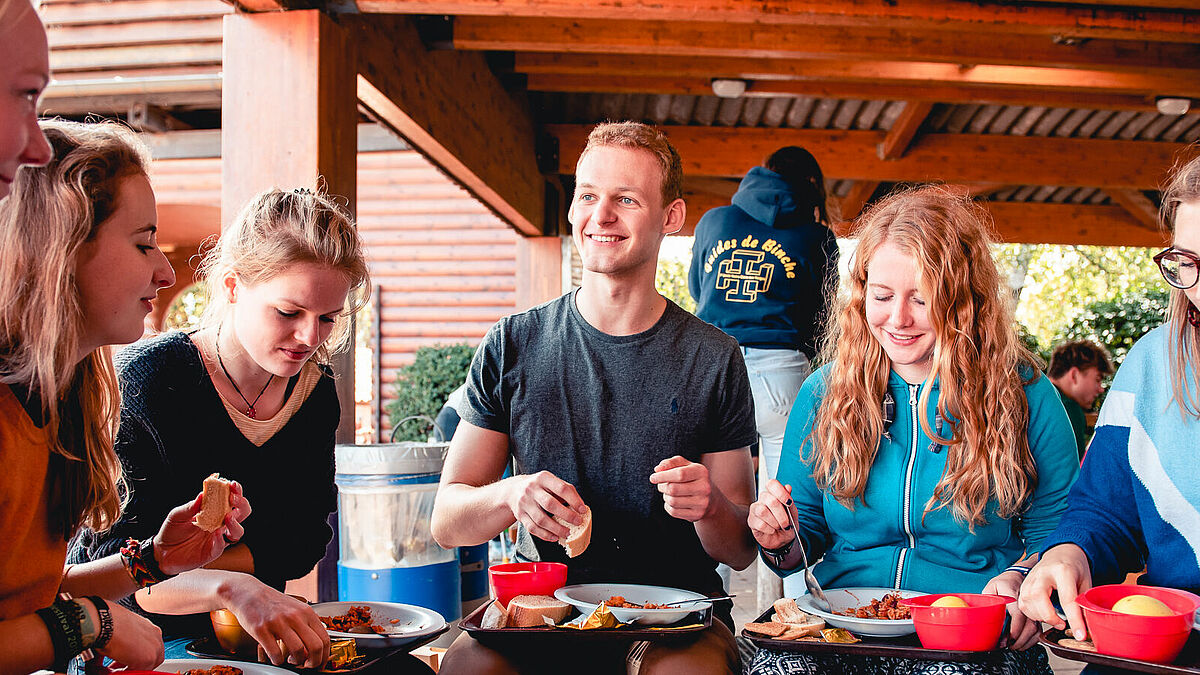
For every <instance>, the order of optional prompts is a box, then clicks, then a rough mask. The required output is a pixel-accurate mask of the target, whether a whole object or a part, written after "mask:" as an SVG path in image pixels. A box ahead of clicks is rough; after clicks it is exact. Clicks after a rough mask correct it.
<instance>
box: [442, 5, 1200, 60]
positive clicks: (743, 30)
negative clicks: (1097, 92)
mask: <svg viewBox="0 0 1200 675" xmlns="http://www.w3.org/2000/svg"><path fill="white" fill-rule="evenodd" d="M453 44H454V47H455V49H484V50H492V51H513V52H564V53H591V54H598V53H610V54H611V53H619V54H639V55H652V56H653V55H657V56H715V57H732V58H776V59H780V58H781V59H797V58H800V59H804V58H834V59H855V60H858V59H864V60H877V61H878V60H898V61H932V62H942V63H954V64H964V63H965V64H995V65H1014V66H1043V67H1082V68H1089V69H1093V70H1116V71H1126V72H1145V71H1147V70H1154V69H1159V70H1163V71H1169V72H1177V71H1180V70H1182V69H1185V68H1187V66H1186V64H1189V63H1200V44H1189V43H1163V42H1146V41H1144V38H1139V41H1133V40H1119V41H1118V40H1064V39H1054V37H1052V36H1049V35H1019V34H1011V33H999V34H997V33H991V32H984V31H977V32H964V31H947V30H923V31H916V30H900V29H896V28H894V27H879V28H875V27H872V28H853V27H845V26H807V25H789V24H777V23H753V24H751V23H717V22H699V21H697V22H679V21H640V22H633V21H621V22H613V21H610V20H608V19H603V20H597V19H557V18H527V17H491V16H459V17H455V18H454V23H453Z"/></svg>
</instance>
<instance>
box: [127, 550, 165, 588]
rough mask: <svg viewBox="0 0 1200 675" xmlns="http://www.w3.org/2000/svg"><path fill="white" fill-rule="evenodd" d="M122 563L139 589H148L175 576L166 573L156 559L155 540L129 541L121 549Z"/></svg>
mask: <svg viewBox="0 0 1200 675" xmlns="http://www.w3.org/2000/svg"><path fill="white" fill-rule="evenodd" d="M121 563H122V564H124V565H125V569H126V570H127V571H128V572H129V576H130V577H131V578H132V579H133V582H134V583H135V584H137V586H138V588H146V587H147V586H151V585H153V584H157V583H158V582H160V581H166V580H167V579H170V578H171V577H173V576H175V575H174V574H166V573H164V572H163V571H162V568H161V567H159V566H158V561H157V560H155V559H154V540H153V539H147V540H145V541H137V540H136V539H129V540H127V541H126V542H125V546H123V547H121Z"/></svg>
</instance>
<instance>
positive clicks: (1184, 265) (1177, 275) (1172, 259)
mask: <svg viewBox="0 0 1200 675" xmlns="http://www.w3.org/2000/svg"><path fill="white" fill-rule="evenodd" d="M1154 263H1155V264H1156V265H1158V271H1160V272H1162V275H1163V279H1166V280H1167V283H1168V284H1171V285H1172V286H1174V287H1175V288H1180V289H1185V290H1186V289H1188V288H1191V287H1192V286H1195V285H1196V281H1197V280H1200V256H1196V255H1194V254H1192V253H1184V252H1183V251H1179V250H1176V249H1173V248H1169V249H1167V250H1165V251H1163V252H1161V253H1159V254H1158V255H1156V256H1154Z"/></svg>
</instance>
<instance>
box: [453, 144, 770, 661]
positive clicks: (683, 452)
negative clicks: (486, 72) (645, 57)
mask: <svg viewBox="0 0 1200 675" xmlns="http://www.w3.org/2000/svg"><path fill="white" fill-rule="evenodd" d="M681 183H682V170H681V168H680V162H679V156H678V154H676V152H675V150H674V148H672V147H671V146H670V144H669V143H667V141H666V139H665V138H664V137H663V136H662V134H661V133H659V132H658V131H657V130H655V129H654V128H652V127H648V126H646V125H642V124H636V123H615V124H604V125H600V126H598V127H597V128H596V129H595V130H593V131H592V133H591V135H590V136H589V137H588V144H587V146H586V147H585V148H584V151H583V153H582V155H581V156H580V159H579V162H578V165H577V167H576V188H575V194H574V197H573V200H572V203H571V208H570V213H569V219H570V221H571V223H572V226H573V238H574V242H575V246H576V247H577V248H578V250H579V253H580V257H581V259H582V260H583V265H584V274H583V283H582V286H581V288H580V289H579V290H578V291H577V292H575V293H570V294H567V295H565V296H563V297H561V298H559V299H557V300H554V301H552V302H550V303H547V304H545V305H542V306H539V307H535V308H533V309H531V310H529V311H527V312H523V313H520V314H515V315H513V316H510V317H506V318H505V319H503V320H501V321H500V322H499V323H497V324H496V326H494V327H493V328H492V330H491V331H490V332H489V333H488V335H487V337H486V338H485V339H484V342H483V344H482V345H480V349H479V351H478V353H477V354H476V356H475V360H474V362H473V363H472V366H471V373H470V375H469V377H468V381H467V390H466V397H465V405H463V406H462V409H461V410H460V411H459V414H460V416H461V417H462V422H461V423H460V424H459V427H458V431H457V433H456V434H455V437H454V441H453V443H452V445H451V448H450V453H449V455H448V456H447V459H446V465H445V468H444V469H443V472H442V483H441V486H440V488H439V492H438V499H437V503H436V505H435V508H434V513H433V533H434V537H435V538H436V539H437V540H438V542H439V543H440V544H442V545H443V546H464V545H472V544H478V543H480V542H483V541H487V540H488V539H490V538H491V537H493V536H495V535H496V534H497V533H499V532H500V531H502V530H503V529H504V528H506V527H508V526H509V525H512V524H513V523H514V522H516V523H518V524H519V529H520V531H521V542H520V544H519V551H520V553H521V554H522V555H523V556H524V557H526V558H530V559H539V560H560V561H564V562H568V570H569V571H568V575H569V576H568V583H589V582H613V583H619V582H625V583H644V584H653V585H665V586H675V587H682V588H688V589H691V590H696V591H698V592H702V593H707V594H713V595H715V594H719V593H720V592H721V584H720V580H719V578H718V577H717V575H716V573H715V571H714V568H715V567H716V564H717V563H718V562H723V563H726V564H728V565H730V566H731V567H734V568H736V569H742V568H744V567H746V566H747V565H749V564H750V562H751V561H753V559H754V557H755V554H756V551H757V549H756V547H755V544H754V540H753V538H752V537H751V535H750V531H749V528H748V526H747V525H746V517H747V510H748V507H749V504H750V503H751V502H752V501H753V500H754V478H753V474H752V469H751V463H750V455H749V449H748V447H749V445H750V443H752V442H753V441H754V439H755V436H756V431H755V424H754V412H753V405H752V402H751V397H750V388H749V382H748V380H747V377H746V369H745V364H744V362H743V361H742V358H741V354H740V353H739V352H738V348H737V343H736V342H735V341H734V340H733V339H732V338H730V337H728V336H726V335H724V334H723V333H721V332H720V331H718V330H717V329H715V328H713V327H712V326H710V325H708V324H706V323H704V322H703V321H700V320H699V319H697V318H695V317H693V316H691V315H690V314H688V313H687V312H684V311H683V310H681V309H680V308H679V307H677V306H676V305H675V304H674V303H671V302H670V301H668V300H666V299H665V298H663V297H662V296H661V295H659V293H658V292H657V291H656V290H655V287H654V277H655V271H656V268H657V262H658V250H659V246H660V245H661V243H662V240H663V237H664V236H666V235H667V234H670V233H673V232H677V231H679V229H680V228H681V227H682V226H683V222H684V217H685V206H684V202H683V199H682V198H680V193H681ZM510 459H512V460H514V462H515V465H516V475H514V476H513V477H511V478H506V479H503V480H500V476H501V475H502V473H503V470H504V467H505V465H506V464H507V463H508V462H509V460H510ZM585 504H586V505H587V506H588V507H590V508H591V509H592V543H591V545H590V546H589V547H588V549H587V550H586V551H585V552H584V553H583V554H582V555H580V556H578V557H576V558H572V559H570V560H568V559H567V558H566V557H565V555H564V552H563V550H562V548H561V547H560V546H558V544H557V543H555V542H557V541H558V540H559V539H561V538H563V537H564V536H566V534H567V528H566V527H565V526H563V525H562V524H561V523H559V522H556V521H555V520H554V517H555V516H557V517H560V518H562V519H564V520H566V521H568V522H571V523H578V522H580V520H581V519H580V515H579V514H580V512H581V511H582V508H583V506H584V505H585ZM715 609H716V614H717V617H718V618H720V619H721V621H714V622H713V627H712V628H711V629H709V630H707V631H705V632H704V633H703V634H702V635H701V636H700V637H699V638H698V639H697V640H695V641H694V642H691V643H686V644H683V645H679V644H672V645H669V646H658V644H659V643H651V644H645V643H633V644H624V645H614V644H612V643H606V644H605V645H602V646H596V647H588V646H587V645H588V644H594V643H586V644H585V643H580V644H573V645H572V646H571V651H570V653H569V654H560V653H557V652H555V650H553V649H548V650H537V652H536V653H530V651H529V650H524V651H519V650H504V649H492V648H488V647H485V646H484V645H482V644H479V643H478V642H476V641H475V640H473V639H472V638H470V636H468V635H463V636H461V637H460V638H459V639H458V640H456V641H455V643H454V645H453V646H452V647H451V648H450V650H449V651H448V652H447V654H446V658H445V659H444V661H443V665H442V668H441V670H440V671H439V672H444V673H451V674H453V673H478V672H522V673H527V672H537V671H546V672H557V671H561V670H562V669H563V668H564V664H565V663H587V664H588V665H589V666H590V667H591V670H589V672H608V671H609V670H611V671H613V672H624V671H625V666H626V663H628V664H630V665H633V666H635V669H637V672H640V673H678V672H688V673H689V675H699V674H701V673H730V672H736V671H737V669H738V664H737V650H736V646H735V644H734V642H733V635H732V633H731V631H730V628H731V627H732V626H731V625H730V623H731V622H730V621H729V606H728V605H727V604H726V605H724V606H718V607H717V608H715ZM564 659H570V661H564Z"/></svg>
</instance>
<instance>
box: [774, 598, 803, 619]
mask: <svg viewBox="0 0 1200 675" xmlns="http://www.w3.org/2000/svg"><path fill="white" fill-rule="evenodd" d="M772 606H773V607H774V608H775V615H776V616H777V617H779V618H778V619H776V620H777V621H782V622H783V623H808V620H809V617H808V615H807V614H805V613H804V612H803V611H801V609H800V608H799V607H797V606H796V601H795V600H793V599H791V598H780V599H778V600H776V601H775V602H774V604H773V605H772Z"/></svg>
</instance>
